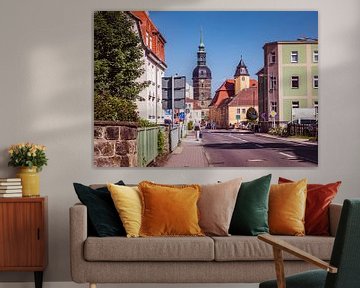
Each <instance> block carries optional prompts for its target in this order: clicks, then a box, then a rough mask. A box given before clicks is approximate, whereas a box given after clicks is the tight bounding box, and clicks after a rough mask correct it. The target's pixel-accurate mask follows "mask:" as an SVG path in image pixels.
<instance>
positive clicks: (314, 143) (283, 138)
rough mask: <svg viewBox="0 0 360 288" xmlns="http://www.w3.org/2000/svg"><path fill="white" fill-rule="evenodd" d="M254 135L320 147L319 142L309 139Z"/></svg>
mask: <svg viewBox="0 0 360 288" xmlns="http://www.w3.org/2000/svg"><path fill="white" fill-rule="evenodd" d="M254 135H259V136H261V137H266V138H275V139H280V140H283V141H288V142H295V143H300V144H306V145H318V142H315V141H309V139H306V138H296V137H292V138H286V137H280V136H275V135H270V134H267V133H255V134H254Z"/></svg>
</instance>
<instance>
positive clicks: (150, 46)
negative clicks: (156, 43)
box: [149, 36, 152, 49]
mask: <svg viewBox="0 0 360 288" xmlns="http://www.w3.org/2000/svg"><path fill="white" fill-rule="evenodd" d="M149 38H150V46H149V47H150V49H152V37H151V36H149Z"/></svg>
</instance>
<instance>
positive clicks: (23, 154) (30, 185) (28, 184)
mask: <svg viewBox="0 0 360 288" xmlns="http://www.w3.org/2000/svg"><path fill="white" fill-rule="evenodd" d="M45 150H46V147H45V146H44V145H37V144H33V143H20V144H15V145H11V146H10V147H9V150H8V152H9V155H10V161H9V163H8V165H9V166H13V167H19V171H18V173H17V174H16V176H17V177H19V178H21V184H22V194H23V197H36V196H39V195H40V179H39V172H40V171H41V170H42V167H43V166H45V165H47V161H48V159H47V158H46V154H45Z"/></svg>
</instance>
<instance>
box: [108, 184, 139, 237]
mask: <svg viewBox="0 0 360 288" xmlns="http://www.w3.org/2000/svg"><path fill="white" fill-rule="evenodd" d="M107 187H108V190H109V191H110V193H111V198H112V199H113V201H114V204H115V207H116V210H117V212H118V213H119V216H120V219H121V222H122V223H123V225H124V228H125V231H126V236H127V237H139V231H140V226H141V197H140V192H139V189H138V188H137V187H128V186H119V185H114V184H108V185H107Z"/></svg>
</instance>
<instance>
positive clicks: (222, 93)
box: [209, 79, 235, 106]
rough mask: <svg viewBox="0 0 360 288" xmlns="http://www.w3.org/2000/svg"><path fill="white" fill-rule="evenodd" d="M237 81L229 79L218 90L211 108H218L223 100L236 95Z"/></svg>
mask: <svg viewBox="0 0 360 288" xmlns="http://www.w3.org/2000/svg"><path fill="white" fill-rule="evenodd" d="M234 91H235V81H234V79H227V80H225V81H224V83H223V84H221V86H220V87H219V88H218V89H217V90H216V92H215V96H214V98H213V99H212V101H211V103H210V105H209V106H218V105H220V104H221V103H222V101H223V100H225V99H227V98H229V97H231V96H233V95H234Z"/></svg>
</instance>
